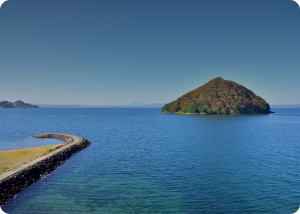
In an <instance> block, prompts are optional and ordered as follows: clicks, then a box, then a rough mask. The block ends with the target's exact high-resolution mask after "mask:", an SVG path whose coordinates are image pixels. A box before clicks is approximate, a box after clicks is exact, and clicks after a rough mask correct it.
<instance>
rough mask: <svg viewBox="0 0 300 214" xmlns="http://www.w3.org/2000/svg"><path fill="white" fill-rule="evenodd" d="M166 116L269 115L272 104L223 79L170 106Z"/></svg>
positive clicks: (165, 108)
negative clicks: (173, 114) (171, 114)
mask: <svg viewBox="0 0 300 214" xmlns="http://www.w3.org/2000/svg"><path fill="white" fill-rule="evenodd" d="M161 110H162V112H163V113H175V114H176V113H177V114H268V113H272V112H271V111H270V106H269V104H268V103H267V102H266V101H265V100H264V99H263V98H261V97H259V96H256V95H255V94H254V93H253V92H252V91H251V90H249V89H247V88H245V87H244V86H242V85H240V84H237V83H236V82H233V81H230V80H224V79H223V78H221V77H218V78H215V79H212V80H211V81H209V82H207V83H206V84H204V85H203V86H201V87H199V88H197V89H195V90H193V91H190V92H188V93H187V94H185V95H183V96H182V97H180V98H178V99H177V100H175V101H173V102H171V103H168V104H166V105H165V106H164V107H163V108H162V109H161Z"/></svg>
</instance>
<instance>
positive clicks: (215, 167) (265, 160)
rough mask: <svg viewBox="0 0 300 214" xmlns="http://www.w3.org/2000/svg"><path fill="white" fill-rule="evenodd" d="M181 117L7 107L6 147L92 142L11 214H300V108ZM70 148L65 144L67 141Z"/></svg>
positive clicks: (1, 145)
mask: <svg viewBox="0 0 300 214" xmlns="http://www.w3.org/2000/svg"><path fill="white" fill-rule="evenodd" d="M273 111H275V112H276V113H275V114H268V115H173V114H162V113H160V109H138V108H137V109H129V108H128V109H125V108H124V109H122V108H115V109H114V108H74V109H72V108H70V109H65V108H52V109H51V108H49V109H48V108H45V109H43V108H40V109H0V150H8V149H19V148H25V147H27V146H28V147H32V146H40V145H47V144H56V143H57V142H58V141H56V140H52V141H51V140H49V139H47V140H46V141H41V140H40V141H38V140H36V139H34V138H32V137H31V136H33V135H35V134H37V133H41V132H44V133H46V132H56V133H68V134H74V135H79V136H81V137H84V138H86V139H88V140H90V141H91V142H92V144H91V146H90V147H88V148H86V149H84V150H82V151H81V152H79V153H78V154H76V155H75V156H73V157H72V158H70V159H69V160H68V161H67V162H65V163H64V164H63V165H62V166H60V167H59V168H58V169H57V170H56V171H54V172H52V173H51V174H50V175H48V176H47V177H45V178H42V179H40V180H38V182H36V183H35V184H33V185H31V186H30V187H29V188H28V189H26V190H24V191H22V192H21V193H20V194H19V195H18V196H16V197H15V198H13V199H12V200H11V201H10V202H8V203H7V204H6V205H5V206H3V207H2V209H3V210H4V211H5V212H7V213H9V214H14V213H28V214H30V213H35V214H36V213H43V214H48V213H49V214H55V213H57V214H58V213H59V214H62V213H294V212H296V210H297V209H298V207H299V204H300V171H299V170H300V146H299V145H300V132H299V131H300V109H273ZM59 143H60V142H59Z"/></svg>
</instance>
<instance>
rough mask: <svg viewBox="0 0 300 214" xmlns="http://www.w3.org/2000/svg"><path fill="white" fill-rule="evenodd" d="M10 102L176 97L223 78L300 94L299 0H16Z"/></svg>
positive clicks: (272, 96)
mask: <svg viewBox="0 0 300 214" xmlns="http://www.w3.org/2000/svg"><path fill="white" fill-rule="evenodd" d="M0 38H1V40H0V60H1V61H0V72H1V76H0V92H1V93H0V101H3V100H8V101H16V100H19V99H20V100H23V101H25V102H29V103H39V104H89V105H105V104H109V105H117V104H128V103H131V102H133V101H139V102H143V103H146V104H150V103H168V102H171V101H173V100H175V99H177V98H178V97H180V96H181V95H183V94H185V93H187V92H188V91H191V90H193V89H195V88H197V87H199V86H201V85H203V84H204V83H206V82H208V81H209V80H211V79H213V78H215V77H219V76H220V77H223V78H224V79H227V80H232V81H235V82H237V83H239V84H242V85H244V86H245V87H247V88H249V89H251V90H252V91H253V92H254V93H256V94H257V95H259V96H261V97H262V98H264V99H265V100H266V101H267V102H268V103H269V104H271V105H272V104H299V103H300V95H299V93H300V40H299V38H300V9H299V6H298V5H297V3H295V2H293V1H292V0H251V1H244V0H218V1H217V0H195V1H192V0H187V1H183V0H181V1H177V0H137V1H135V0H105V1H102V0H80V1H79V0H43V1H41V0H9V1H7V2H5V3H4V4H3V5H2V7H1V9H0Z"/></svg>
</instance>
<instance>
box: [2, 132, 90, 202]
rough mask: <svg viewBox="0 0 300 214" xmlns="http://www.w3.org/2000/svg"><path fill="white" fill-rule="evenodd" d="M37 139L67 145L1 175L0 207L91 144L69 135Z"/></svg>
mask: <svg viewBox="0 0 300 214" xmlns="http://www.w3.org/2000/svg"><path fill="white" fill-rule="evenodd" d="M33 137H36V138H56V139H60V140H64V141H65V144H64V145H63V146H61V147H59V148H57V149H55V150H54V151H52V152H49V153H48V154H47V156H45V155H43V156H40V157H37V158H35V159H33V160H31V161H29V162H27V163H24V164H21V165H19V166H17V167H15V168H13V169H11V170H9V171H5V172H3V173H1V174H0V205H4V204H5V203H6V202H8V201H9V200H10V199H12V198H13V197H14V196H16V195H17V194H18V193H20V192H21V191H22V190H23V189H26V188H27V187H29V186H30V185H31V184H32V183H35V182H36V181H37V180H38V179H39V178H42V177H44V176H46V175H47V174H49V173H51V172H52V171H54V170H56V169H57V167H59V166H60V165H62V164H63V163H64V162H65V161H67V160H68V159H69V158H70V157H72V156H73V155H75V154H76V153H78V152H79V151H81V150H82V149H84V148H86V147H88V146H89V145H90V144H91V142H90V141H88V140H86V139H84V138H82V137H79V136H76V135H69V134H59V133H41V134H37V135H35V136H33Z"/></svg>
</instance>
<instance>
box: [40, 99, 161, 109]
mask: <svg viewBox="0 0 300 214" xmlns="http://www.w3.org/2000/svg"><path fill="white" fill-rule="evenodd" d="M35 105H37V106H39V107H41V108H162V107H163V106H164V105H165V104H164V103H152V104H144V103H141V102H136V101H135V102H132V103H130V104H127V105H59V104H58V105H51V104H49V105H47V104H35Z"/></svg>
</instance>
